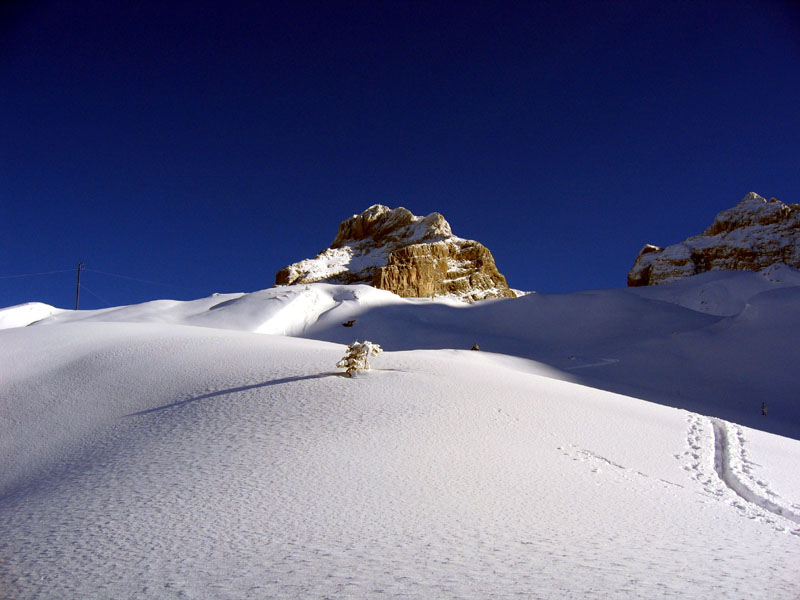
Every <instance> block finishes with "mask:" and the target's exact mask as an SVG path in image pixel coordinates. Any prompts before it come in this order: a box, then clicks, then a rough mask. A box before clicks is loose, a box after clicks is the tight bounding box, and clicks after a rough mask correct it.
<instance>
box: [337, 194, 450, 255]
mask: <svg viewBox="0 0 800 600" xmlns="http://www.w3.org/2000/svg"><path fill="white" fill-rule="evenodd" d="M450 237H453V232H452V230H451V229H450V223H448V222H447V221H446V220H445V218H444V217H443V216H442V215H441V214H439V213H438V212H435V213H431V214H429V215H428V216H427V217H417V216H415V215H414V214H412V212H411V211H410V210H407V209H405V208H403V207H402V206H401V207H400V208H395V209H391V208H389V207H388V206H384V205H382V204H373V205H372V206H370V207H369V208H368V209H367V210H365V211H364V212H362V213H361V214H360V215H353V216H352V217H350V218H349V219H346V220H344V221H342V223H341V224H340V225H339V232H338V233H337V234H336V238H335V239H334V240H333V243H332V244H331V248H341V247H342V246H346V245H348V244H357V243H359V242H362V241H364V240H370V241H371V243H373V244H375V245H378V246H380V245H385V244H387V243H403V242H405V243H415V242H421V241H434V240H442V239H445V238H450Z"/></svg>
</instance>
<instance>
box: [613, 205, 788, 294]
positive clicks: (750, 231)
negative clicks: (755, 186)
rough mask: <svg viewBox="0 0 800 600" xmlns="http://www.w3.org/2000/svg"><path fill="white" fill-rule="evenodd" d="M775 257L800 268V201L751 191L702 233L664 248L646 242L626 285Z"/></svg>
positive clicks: (751, 265)
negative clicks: (790, 202)
mask: <svg viewBox="0 0 800 600" xmlns="http://www.w3.org/2000/svg"><path fill="white" fill-rule="evenodd" d="M776 263H785V264H787V265H789V266H791V267H794V268H800V204H784V203H783V202H781V201H780V200H777V199H775V198H772V199H770V200H766V199H764V198H762V197H761V196H759V195H758V194H756V193H754V192H751V193H749V194H747V195H746V196H745V197H744V198H742V200H741V201H740V202H739V203H738V204H737V205H736V206H734V207H733V208H729V209H727V210H723V211H722V212H720V213H719V214H718V215H717V216H716V218H715V219H714V222H713V223H712V224H711V226H710V227H709V228H708V229H706V230H705V231H704V232H703V233H701V234H699V235H696V236H693V237H690V238H687V239H686V240H684V241H683V242H680V243H678V244H673V245H672V246H667V247H666V248H661V247H659V246H653V245H652V244H646V245H645V246H644V247H643V248H642V250H641V251H640V252H639V255H638V256H637V257H636V262H635V263H634V265H633V268H632V269H631V271H630V273H628V285H630V286H640V285H654V284H659V283H667V282H669V281H674V280H676V279H680V278H682V277H690V276H691V275H696V274H698V273H703V272H705V271H713V270H724V269H728V270H745V271H758V270H760V269H763V268H765V267H768V266H770V265H773V264H776Z"/></svg>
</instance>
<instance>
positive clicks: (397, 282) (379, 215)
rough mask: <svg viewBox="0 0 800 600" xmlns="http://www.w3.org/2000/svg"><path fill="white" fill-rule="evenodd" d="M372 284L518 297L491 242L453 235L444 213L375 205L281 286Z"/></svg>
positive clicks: (289, 271) (418, 292)
mask: <svg viewBox="0 0 800 600" xmlns="http://www.w3.org/2000/svg"><path fill="white" fill-rule="evenodd" d="M317 281H322V282H328V283H368V284H371V285H373V286H374V287H377V288H380V289H384V290H389V291H390V292H394V293H395V294H397V295H399V296H403V297H406V298H422V297H432V296H451V297H456V298H459V299H461V300H464V301H466V302H474V301H475V300H483V299H486V298H513V297H514V296H515V294H514V292H513V291H512V290H511V289H510V288H509V287H508V284H507V283H506V278H505V277H503V275H501V274H500V273H499V272H498V270H497V267H496V266H495V263H494V257H493V256H492V253H491V252H490V251H489V249H488V248H486V246H484V245H482V244H480V243H478V242H475V241H473V240H465V239H462V238H459V237H456V236H455V235H453V232H452V231H451V229H450V224H449V223H448V222H447V221H446V220H445V218H444V217H443V216H442V215H441V214H439V213H436V212H435V213H431V214H429V215H428V216H427V217H417V216H415V215H413V214H412V213H411V212H410V211H408V210H406V209H405V208H395V209H390V208H389V207H387V206H383V205H381V204H375V205H373V206H370V207H369V208H368V209H367V210H365V211H364V212H363V213H361V214H360V215H353V216H352V217H350V218H349V219H347V220H345V221H343V222H342V223H341V224H340V225H339V232H338V234H337V235H336V238H335V239H334V240H333V243H332V244H331V246H330V248H328V249H327V250H324V251H322V252H320V253H319V254H318V255H317V256H316V257H315V258H310V259H306V260H301V261H300V262H296V263H294V264H291V265H289V266H287V267H284V268H283V269H281V270H280V271H278V273H277V275H276V276H275V283H276V285H293V284H305V283H313V282H317Z"/></svg>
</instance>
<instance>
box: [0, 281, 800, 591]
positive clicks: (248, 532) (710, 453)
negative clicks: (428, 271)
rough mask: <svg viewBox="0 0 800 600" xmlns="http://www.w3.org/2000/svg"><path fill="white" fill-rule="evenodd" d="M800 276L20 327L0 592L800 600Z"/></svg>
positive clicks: (3, 496) (185, 309) (369, 296)
mask: <svg viewBox="0 0 800 600" xmlns="http://www.w3.org/2000/svg"><path fill="white" fill-rule="evenodd" d="M799 284H800V280H798V277H797V272H796V271H792V270H783V271H781V270H778V271H772V272H771V273H761V274H753V273H725V274H713V273H712V274H707V275H706V276H701V277H698V278H693V279H692V280H688V281H685V282H679V283H678V284H672V285H670V286H663V287H662V288H661V289H656V288H653V289H645V290H642V289H638V290H636V291H635V292H634V291H629V290H604V291H595V292H585V293H581V294H571V295H567V296H547V295H541V294H531V295H528V296H525V297H523V298H519V299H513V300H498V301H489V302H485V303H480V304H477V305H472V306H465V305H463V304H461V303H457V302H450V301H438V300H437V301H430V300H401V299H398V298H397V297H395V296H393V295H392V294H389V293H387V292H381V291H379V290H374V289H372V288H369V287H367V286H335V285H323V284H313V285H310V286H307V287H292V288H275V289H271V290H264V291H261V292H255V293H252V294H225V295H215V296H211V297H209V298H206V299H201V300H196V301H192V302H177V301H169V300H164V301H157V302H151V303H146V304H142V305H137V306H129V307H117V308H112V309H106V310H102V311H79V312H74V311H58V310H57V309H52V307H46V306H44V305H38V306H35V307H32V306H31V305H24V306H22V307H12V308H9V309H5V310H4V311H0V323H3V324H5V325H6V328H5V329H2V330H0V466H2V468H0V598H14V599H20V598H22V599H24V598H53V599H56V598H59V599H60V598H326V597H350V598H381V597H390V598H398V597H404V598H431V597H437V598H481V599H483V598H509V597H525V598H609V597H610V598H631V597H647V598H652V597H659V598H670V597H674V598H685V597H707V598H720V599H722V598H725V599H727V598H730V597H752V598H770V599H773V598H775V599H783V598H786V599H789V598H796V597H797V596H798V595H800V581H799V580H798V579H797V572H798V570H800V472H798V470H797V468H796V465H797V464H799V463H800V441H797V440H795V439H790V438H789V437H782V436H777V435H774V434H771V433H768V432H766V431H759V430H755V429H752V428H750V427H748V426H746V425H747V418H750V417H749V416H748V415H749V413H750V412H753V411H756V412H758V406H759V405H760V402H761V401H762V399H764V398H767V402H768V404H769V406H770V416H769V417H765V418H763V417H761V416H760V414H759V415H758V417H752V418H750V419H751V420H752V421H754V422H755V424H757V425H760V426H762V427H763V428H764V429H766V428H768V427H772V425H771V423H772V422H773V421H780V422H784V425H776V426H774V427H776V428H778V427H781V426H784V427H785V428H786V430H787V432H788V433H790V434H793V435H795V436H796V432H797V422H798V420H797V418H796V417H797V415H796V413H794V412H792V411H793V410H797V409H796V407H794V408H793V407H792V402H791V398H787V399H786V400H785V402H784V401H782V400H781V399H779V398H778V397H777V395H778V394H782V393H785V394H786V395H787V396H796V392H797V384H796V379H795V378H793V377H792V376H793V373H794V372H793V366H792V365H790V364H789V361H790V360H791V358H792V353H791V352H792V348H791V347H790V344H792V343H793V342H792V341H793V339H795V336H796V333H797V332H798V330H799V329H798V317H797V311H796V308H795V307H796V306H797V301H798V297H797V293H798V290H800V287H799ZM350 320H353V321H355V322H354V323H353V324H352V326H351V327H343V326H342V323H343V322H347V321H350ZM22 325H30V326H27V327H24V326H22ZM355 337H359V338H360V339H364V338H365V337H366V338H368V339H372V340H373V341H375V342H378V343H380V344H381V345H382V346H383V348H384V350H386V351H385V352H384V353H383V354H382V355H381V356H379V357H377V358H376V359H374V361H373V370H372V371H370V372H367V373H363V374H360V375H358V376H357V377H355V378H353V379H350V378H347V377H343V376H342V375H341V372H340V371H338V370H337V369H336V368H335V364H336V362H337V361H338V360H339V359H340V358H341V357H342V355H343V354H344V349H345V348H344V346H343V345H342V344H341V342H351V341H352V340H353V338H355ZM475 342H478V343H479V344H480V346H481V349H482V350H483V351H481V352H472V351H469V350H468V348H470V347H471V346H472V344H473V343H475ZM667 384H669V385H671V386H673V387H665V386H667ZM740 386H743V387H746V386H750V387H749V388H747V390H760V391H753V392H752V393H753V395H752V396H751V395H748V394H749V393H750V392H748V393H742V394H739V395H736V393H735V392H736V389H735V388H737V387H740ZM603 387H605V388H606V389H605V390H604V389H598V388H603ZM617 389H633V390H635V391H638V392H640V393H639V394H638V395H639V396H640V397H643V398H650V399H652V400H655V401H657V402H659V404H656V403H653V402H648V401H643V400H641V399H636V398H632V397H629V396H626V395H621V394H618V393H615V392H614V391H609V390H617ZM707 392H708V395H706V393H707ZM659 394H663V395H662V396H659ZM670 402H673V403H674V404H676V405H678V406H680V405H681V403H682V402H683V403H685V404H684V407H690V406H694V407H695V408H696V410H695V409H693V410H684V409H683V408H676V407H675V406H666V405H664V404H670ZM726 411H727V412H726ZM736 411H739V412H740V414H742V415H743V416H745V417H746V418H745V419H741V420H736V419H730V418H727V417H726V415H727V414H736ZM775 413H778V414H779V415H780V416H778V417H775V416H774V415H775ZM796 437H797V436H796Z"/></svg>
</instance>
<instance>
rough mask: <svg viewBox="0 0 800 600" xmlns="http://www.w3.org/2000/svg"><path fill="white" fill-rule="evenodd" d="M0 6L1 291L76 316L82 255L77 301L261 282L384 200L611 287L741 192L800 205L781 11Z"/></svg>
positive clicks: (557, 282) (787, 13)
mask: <svg viewBox="0 0 800 600" xmlns="http://www.w3.org/2000/svg"><path fill="white" fill-rule="evenodd" d="M0 10H1V11H2V12H0V226H1V227H2V238H1V239H2V242H1V245H0V249H1V250H0V256H1V257H2V265H1V266H0V306H9V305H13V304H18V303H21V302H28V301H41V302H46V303H48V304H54V305H56V306H60V307H63V308H71V307H72V306H73V305H74V293H75V292H74V288H75V284H74V280H75V267H76V265H77V263H78V262H79V261H83V262H84V263H85V264H86V267H87V270H86V271H84V272H83V274H82V283H83V287H82V292H81V308H101V307H105V306H109V305H120V304H130V303H135V302H142V301H145V300H150V299H155V298H175V299H193V298H199V297H204V296H208V295H210V294H211V293H213V292H241V291H253V290H257V289H263V288H265V287H269V286H271V285H272V284H273V283H274V275H275V272H276V271H278V270H279V269H280V268H281V267H283V266H285V265H286V264H288V263H291V262H294V261H297V260H301V259H303V258H309V257H312V256H314V255H315V254H316V253H317V252H319V251H320V250H322V249H323V248H325V247H327V246H328V245H329V244H330V242H331V241H332V240H333V238H334V236H335V234H336V229H337V227H338V224H339V222H340V221H342V220H343V219H345V218H347V217H349V216H350V215H352V214H354V213H358V212H361V211H363V210H364V209H366V208H367V207H369V206H370V205H372V204H376V203H381V204H387V205H389V206H390V207H393V208H394V207H397V206H405V207H406V208H408V209H409V210H411V211H412V212H414V213H415V214H418V215H425V214H428V213H430V212H433V211H438V212H441V213H442V214H443V215H444V216H445V217H446V218H447V219H448V220H449V222H450V223H451V225H452V227H453V231H454V232H455V233H456V234H457V235H459V236H461V237H466V238H471V239H476V240H478V241H480V242H482V243H484V244H485V245H487V246H488V247H489V248H490V249H491V250H492V252H493V253H494V256H495V259H496V261H497V265H498V267H499V269H500V271H501V272H502V273H504V274H505V275H506V277H507V278H508V281H509V284H510V285H511V286H512V287H516V288H519V289H525V290H538V291H541V292H569V291H575V290H582V289H591V288H607V287H619V286H624V285H625V277H626V274H627V272H628V270H629V269H630V267H631V266H632V264H633V261H634V259H635V257H636V254H637V253H638V251H639V249H640V248H641V246H642V245H643V244H645V243H655V244H659V245H667V244H671V243H675V242H678V241H680V240H682V239H684V238H686V237H688V236H689V235H693V234H696V233H700V232H701V231H702V230H703V229H705V228H706V227H707V226H708V225H709V224H710V223H711V221H712V220H713V218H714V215H715V214H716V213H717V212H719V211H720V210H723V209H725V208H729V207H731V206H733V205H734V204H736V203H737V202H738V201H739V200H740V199H741V198H742V197H743V196H744V195H745V194H746V193H747V192H750V191H755V192H758V193H760V194H761V195H762V196H765V197H768V198H769V197H771V196H775V197H777V198H779V199H781V200H783V201H784V202H800V177H799V176H800V9H798V7H797V4H793V3H790V2H785V3H782V2H777V1H769V0H761V1H756V2H747V1H737V2H732V1H729V0H726V1H721V2H702V1H691V2H690V1H685V2H664V1H663V0H662V1H636V2H624V1H614V2H600V1H598V2H567V1H556V2H534V1H532V2H502V1H498V2H436V1H424V2H423V1H419V2H388V1H386V2H384V1H380V2H366V1H364V2H337V1H334V0H327V1H323V2H302V1H295V0H293V1H291V2H237V1H233V2H203V1H201V0H192V1H190V2H170V1H164V0H161V1H153V2H150V1H147V0H145V1H137V2H116V1H107V0H101V1H93V0H81V1H79V2H47V1H31V2H16V3H13V2H12V3H9V2H6V3H4V4H3V8H2V9H0ZM52 271H64V272H58V273H51V274H49V275H32V276H26V277H17V275H29V274H32V273H49V272H52ZM153 282H155V283H153Z"/></svg>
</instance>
